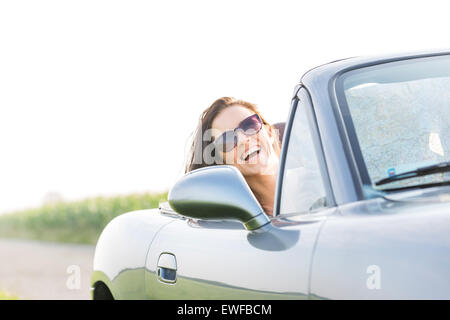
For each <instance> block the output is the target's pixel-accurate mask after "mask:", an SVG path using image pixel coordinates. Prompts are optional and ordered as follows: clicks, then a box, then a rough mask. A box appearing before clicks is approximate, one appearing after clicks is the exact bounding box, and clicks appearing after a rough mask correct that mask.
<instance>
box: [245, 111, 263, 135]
mask: <svg viewBox="0 0 450 320" xmlns="http://www.w3.org/2000/svg"><path fill="white" fill-rule="evenodd" d="M239 127H240V128H241V129H242V130H243V131H244V133H245V134H246V135H248V136H251V135H254V134H256V133H258V132H259V130H261V128H262V121H261V119H260V117H259V116H258V115H257V114H254V115H252V116H250V117H248V118H247V119H245V120H244V121H242V123H241V125H240V126H239Z"/></svg>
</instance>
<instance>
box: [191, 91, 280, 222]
mask: <svg viewBox="0 0 450 320" xmlns="http://www.w3.org/2000/svg"><path fill="white" fill-rule="evenodd" d="M279 158H280V143H279V138H278V132H277V130H276V129H275V128H274V127H272V126H271V125H270V124H269V123H268V122H267V121H265V120H264V118H263V117H262V116H261V114H260V113H259V112H258V110H257V108H256V106H255V105H254V104H252V103H250V102H247V101H243V100H236V99H234V98H230V97H223V98H220V99H217V100H216V101H215V102H214V103H213V104H212V105H211V106H210V107H209V108H207V109H206V110H205V111H203V113H202V114H201V117H200V121H199V125H198V126H197V129H196V131H195V133H194V140H193V142H192V145H191V149H190V153H189V155H188V162H187V166H186V172H189V171H192V170H195V169H198V168H202V167H206V166H211V165H217V164H227V165H233V166H235V167H236V168H237V169H239V171H240V172H241V173H242V175H243V176H244V178H245V180H246V181H247V184H248V185H249V187H250V189H251V190H252V191H253V193H254V195H255V197H256V198H257V199H258V201H259V203H260V204H261V206H262V208H263V209H264V211H265V212H266V214H268V215H273V204H274V196H275V185H276V178H277V171H278V165H279Z"/></svg>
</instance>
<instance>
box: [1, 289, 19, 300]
mask: <svg viewBox="0 0 450 320" xmlns="http://www.w3.org/2000/svg"><path fill="white" fill-rule="evenodd" d="M0 300H19V297H17V296H13V295H11V294H9V293H6V292H4V291H1V290H0Z"/></svg>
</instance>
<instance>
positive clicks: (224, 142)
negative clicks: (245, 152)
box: [216, 130, 237, 152]
mask: <svg viewBox="0 0 450 320" xmlns="http://www.w3.org/2000/svg"><path fill="white" fill-rule="evenodd" d="M236 139H237V137H236V135H235V134H234V132H233V131H231V130H230V131H226V132H224V133H222V135H221V136H220V137H219V138H218V139H217V140H216V145H217V146H218V147H219V150H222V152H229V151H231V150H233V149H234V147H235V146H236V142H237V140H236Z"/></svg>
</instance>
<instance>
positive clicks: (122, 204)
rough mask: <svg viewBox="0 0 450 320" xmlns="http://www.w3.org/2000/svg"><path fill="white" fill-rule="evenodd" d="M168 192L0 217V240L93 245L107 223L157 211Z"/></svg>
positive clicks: (68, 204)
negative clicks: (143, 211)
mask: <svg viewBox="0 0 450 320" xmlns="http://www.w3.org/2000/svg"><path fill="white" fill-rule="evenodd" d="M166 200H167V192H164V193H158V194H151V193H143V194H131V195H127V196H118V197H96V198H90V199H85V200H81V201H74V202H58V203H55V204H48V205H44V206H42V207H39V208H34V209H28V210H23V211H18V212H13V213H7V214H3V215H0V237H2V238H21V239H32V240H45V241H56V242H69V243H88V244H95V243H96V242H97V240H98V237H99V236H100V233H101V232H102V230H103V228H104V227H105V226H106V224H107V223H108V222H109V221H111V220H112V219H113V218H115V217H116V216H118V215H120V214H123V213H125V212H129V211H133V210H140V209H150V208H157V207H158V205H159V203H160V202H161V201H166Z"/></svg>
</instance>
